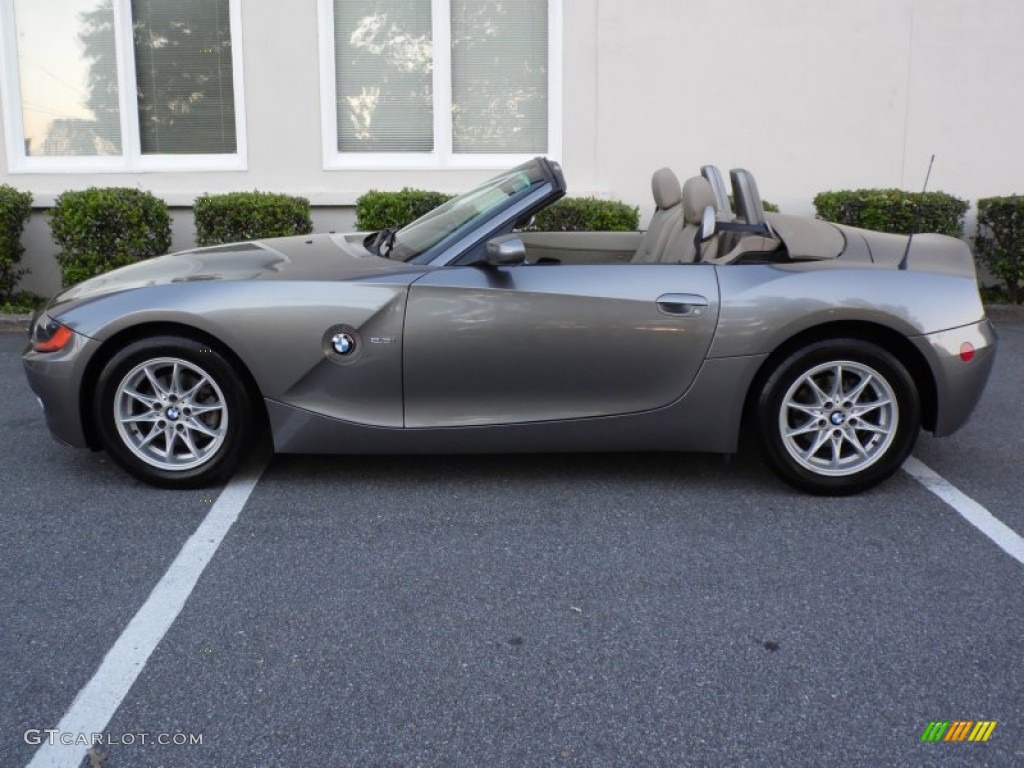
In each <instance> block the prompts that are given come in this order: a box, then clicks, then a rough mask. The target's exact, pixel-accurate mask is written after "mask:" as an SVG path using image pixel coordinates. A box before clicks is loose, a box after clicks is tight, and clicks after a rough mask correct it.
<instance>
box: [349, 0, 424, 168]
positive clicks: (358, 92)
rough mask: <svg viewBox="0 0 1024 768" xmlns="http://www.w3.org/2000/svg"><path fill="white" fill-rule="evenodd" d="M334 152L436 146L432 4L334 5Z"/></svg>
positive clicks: (382, 0) (364, 1) (368, 1)
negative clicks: (335, 102)
mask: <svg viewBox="0 0 1024 768" xmlns="http://www.w3.org/2000/svg"><path fill="white" fill-rule="evenodd" d="M334 36H335V37H334V50H335V72H336V81H337V82H336V84H335V87H336V91H335V92H336V94H337V107H338V109H337V113H338V151H339V152H430V151H432V150H433V148H434V106H433V99H434V94H433V90H434V89H433V40H432V31H431V13H430V0H334Z"/></svg>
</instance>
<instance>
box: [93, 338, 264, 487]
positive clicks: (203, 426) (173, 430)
mask: <svg viewBox="0 0 1024 768" xmlns="http://www.w3.org/2000/svg"><path fill="white" fill-rule="evenodd" d="M97 395H98V396H97V398H96V402H95V411H94V416H95V420H96V424H97V427H98V432H99V436H100V440H101V442H102V444H103V447H104V448H106V450H107V451H108V452H109V453H110V455H111V456H112V457H113V458H114V459H115V460H116V461H117V462H118V463H119V464H120V465H121V466H122V467H124V468H125V469H126V470H127V471H128V472H130V473H131V474H132V475H134V476H135V477H137V478H139V479H140V480H143V481H144V482H147V483H150V484H151V485H157V486H161V487H164V488H195V487H199V486H203V485H209V484H212V483H215V482H217V481H220V480H222V479H224V478H225V477H227V475H228V474H230V473H231V472H232V471H233V470H234V469H235V468H236V467H237V465H238V462H239V461H240V459H241V457H242V453H243V449H244V447H245V446H246V445H247V444H250V442H251V440H252V438H253V437H254V435H253V425H254V419H253V411H252V401H251V398H250V397H249V394H248V390H247V389H246V386H245V383H244V382H243V381H242V379H241V377H240V376H239V375H238V373H237V372H236V371H235V369H234V368H233V367H232V365H231V363H230V361H228V360H227V359H226V358H225V357H224V356H223V355H222V354H221V353H220V352H218V351H217V350H216V349H215V348H213V347H210V346H208V345H206V344H203V343H200V342H197V341H193V340H191V339H188V338H183V337H179V336H160V337H154V338H149V339H142V340H139V341H135V342H133V343H131V344H128V345H127V346H126V347H124V348H123V349H121V350H120V351H118V352H117V353H116V354H115V355H114V356H113V357H112V358H111V359H110V361H108V362H107V364H106V366H104V368H103V371H102V372H101V373H100V377H99V380H98V382H97Z"/></svg>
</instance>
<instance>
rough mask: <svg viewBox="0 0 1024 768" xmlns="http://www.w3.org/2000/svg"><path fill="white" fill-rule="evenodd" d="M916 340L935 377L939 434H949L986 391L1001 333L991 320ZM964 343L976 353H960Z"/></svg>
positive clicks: (936, 434) (937, 433)
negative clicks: (966, 358)
mask: <svg viewBox="0 0 1024 768" xmlns="http://www.w3.org/2000/svg"><path fill="white" fill-rule="evenodd" d="M912 341H913V342H914V343H915V344H916V345H917V348H918V349H919V350H920V351H921V353H922V354H924V356H925V358H927V360H928V363H929V365H930V366H931V369H932V374H933V375H934V377H935V392H936V418H935V430H934V433H935V436H936V437H945V436H946V435H951V434H953V433H954V432H956V431H957V430H958V429H960V427H962V426H963V425H964V424H965V423H966V421H967V419H968V418H969V417H970V415H971V413H972V412H973V411H974V408H975V406H976V405H977V404H978V401H979V400H980V399H981V394H982V392H984V391H985V384H986V383H987V382H988V377H989V374H990V373H991V372H992V365H993V363H994V362H995V359H996V346H997V341H998V339H997V336H996V331H995V328H993V327H992V323H990V322H989V321H988V320H982V321H981V322H978V323H972V324H970V325H964V326H961V327H959V328H951V329H949V330H947V331H939V332H938V333H930V334H927V335H925V336H919V337H917V338H916V339H912ZM964 343H967V344H970V345H971V346H972V347H974V357H973V358H972V359H971V360H970V361H969V362H965V361H964V360H963V359H962V358H961V356H960V350H961V347H962V345H963V344H964Z"/></svg>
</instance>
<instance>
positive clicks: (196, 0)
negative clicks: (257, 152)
mask: <svg viewBox="0 0 1024 768" xmlns="http://www.w3.org/2000/svg"><path fill="white" fill-rule="evenodd" d="M131 5H132V30H133V38H134V40H133V42H134V46H135V77H136V84H137V87H138V107H139V137H140V139H141V143H142V153H143V154H144V155H152V154H159V155H173V154H200V155H216V154H232V153H234V152H235V151H236V149H237V147H236V145H237V139H236V133H235V90H234V71H233V69H232V57H231V21H230V12H229V0H174V2H168V0H132V4H131Z"/></svg>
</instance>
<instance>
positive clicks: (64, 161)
mask: <svg viewBox="0 0 1024 768" xmlns="http://www.w3.org/2000/svg"><path fill="white" fill-rule="evenodd" d="M113 9H114V47H115V51H116V56H117V76H118V108H119V112H120V120H121V154H120V155H97V156H81V155H74V156H70V155H69V156H53V155H49V156H47V155H40V156H31V155H28V154H26V153H25V127H24V122H23V120H24V116H23V114H22V101H21V72H20V69H19V62H18V49H17V42H18V37H17V30H16V28H15V16H14V0H0V43H2V45H3V49H4V51H3V55H2V57H0V64H2V65H3V67H4V73H3V75H2V77H0V88H2V90H3V100H2V104H3V112H4V135H5V138H6V144H7V170H8V172H9V173H12V174H13V173H64V174H66V173H138V172H143V173H144V172H151V171H157V172H159V171H163V172H193V171H245V170H248V156H249V152H248V142H247V137H246V121H245V115H246V111H245V88H244V83H245V80H244V67H243V58H242V0H228V16H229V24H230V29H231V65H232V67H231V71H232V77H233V83H232V86H233V92H234V109H235V151H234V153H232V154H214V155H208V154H195V155H192V154H162V155H158V154H146V155H144V154H142V140H141V138H140V130H139V109H138V99H137V96H136V93H137V89H136V87H137V84H136V77H135V46H134V44H133V35H132V15H131V0H113Z"/></svg>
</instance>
